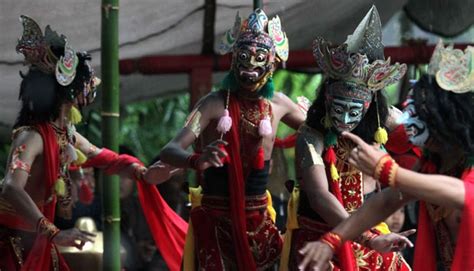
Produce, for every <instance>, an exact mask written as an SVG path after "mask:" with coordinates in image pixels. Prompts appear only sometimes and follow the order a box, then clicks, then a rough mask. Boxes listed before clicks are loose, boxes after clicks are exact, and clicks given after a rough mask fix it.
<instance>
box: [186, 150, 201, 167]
mask: <svg viewBox="0 0 474 271" xmlns="http://www.w3.org/2000/svg"><path fill="white" fill-rule="evenodd" d="M199 157H201V154H199V153H193V154H191V155H190V156H188V158H186V164H188V167H190V168H193V169H195V170H198V168H197V161H198V160H199Z"/></svg>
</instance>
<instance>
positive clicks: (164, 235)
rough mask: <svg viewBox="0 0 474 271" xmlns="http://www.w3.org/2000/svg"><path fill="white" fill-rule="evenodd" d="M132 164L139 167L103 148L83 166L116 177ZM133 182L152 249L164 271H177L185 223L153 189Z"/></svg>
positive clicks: (136, 161) (149, 185)
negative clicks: (152, 241) (156, 253)
mask: <svg viewBox="0 0 474 271" xmlns="http://www.w3.org/2000/svg"><path fill="white" fill-rule="evenodd" d="M132 163H137V164H140V165H141V164H142V163H141V162H140V161H139V160H138V159H137V158H135V157H133V156H129V155H126V154H122V155H118V154H117V153H115V152H113V151H111V150H108V149H105V148H104V149H102V151H101V152H100V153H99V154H98V155H96V156H95V157H93V158H90V159H89V160H87V162H86V163H85V164H83V167H100V168H104V171H105V173H106V174H116V173H117V172H119V170H121V169H123V168H125V167H127V166H129V165H130V164H132ZM136 181H137V182H136V183H137V188H138V199H139V200H140V204H141V206H142V209H143V213H144V215H145V218H146V220H147V222H148V226H149V228H150V232H151V233H152V235H153V239H154V240H155V244H156V247H157V248H158V249H159V251H160V253H161V255H162V256H163V259H164V260H165V262H166V264H167V266H168V268H169V269H170V270H171V271H178V270H180V268H181V261H182V257H183V250H184V243H185V238H186V232H187V231H188V224H187V222H186V221H184V220H183V219H182V218H181V217H180V216H179V215H178V214H176V213H175V212H174V211H173V209H171V208H170V207H169V206H168V204H167V203H166V202H165V200H164V199H163V198H162V197H161V195H160V193H159V192H158V189H157V188H156V186H154V185H151V184H147V183H145V182H143V180H136Z"/></svg>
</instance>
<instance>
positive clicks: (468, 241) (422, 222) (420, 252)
mask: <svg viewBox="0 0 474 271" xmlns="http://www.w3.org/2000/svg"><path fill="white" fill-rule="evenodd" d="M430 173H432V172H430ZM461 180H463V181H464V186H465V189H466V192H465V200H464V202H465V203H464V209H463V214H462V217H461V225H460V227H459V231H458V236H457V243H456V249H455V254H454V260H453V264H452V266H451V270H453V271H463V270H473V269H474V257H473V256H472V255H473V253H474V232H473V231H472V230H473V229H474V170H473V169H472V167H471V168H468V169H466V170H465V171H464V173H463V174H462V176H461ZM417 232H418V235H417V239H416V246H415V257H414V263H413V270H415V271H418V270H420V271H435V270H436V268H437V266H436V265H437V252H436V247H437V244H436V233H435V230H434V227H433V224H432V221H431V218H430V216H429V214H428V211H427V209H426V204H425V203H424V202H421V204H420V214H419V217H418V231H417Z"/></svg>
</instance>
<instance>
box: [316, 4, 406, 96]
mask: <svg viewBox="0 0 474 271" xmlns="http://www.w3.org/2000/svg"><path fill="white" fill-rule="evenodd" d="M381 28H382V25H381V23H380V17H379V15H378V12H377V9H376V8H375V6H373V7H372V8H371V9H370V11H369V12H368V13H367V15H366V16H365V17H364V19H363V20H362V21H361V22H360V24H359V25H358V26H357V28H356V30H355V31H354V33H353V34H352V35H350V36H349V37H348V38H347V40H346V42H344V43H343V44H341V45H339V46H334V45H332V44H331V43H330V42H327V41H326V40H324V39H323V38H321V37H317V38H316V39H315V40H314V42H313V55H314V57H315V58H316V63H317V65H318V67H319V68H320V69H321V70H322V71H323V73H325V74H326V75H328V76H329V77H330V78H332V79H336V80H342V81H346V82H352V83H355V84H357V85H360V86H363V87H364V88H366V89H368V90H370V91H378V90H381V89H383V88H385V87H386V86H388V85H391V84H393V83H395V82H397V81H399V80H400V79H401V78H402V77H403V75H404V74H405V72H406V69H407V67H406V65H405V64H399V63H395V64H393V65H392V64H390V58H388V59H387V60H385V57H384V53H383V44H382V36H381V35H382V30H381Z"/></svg>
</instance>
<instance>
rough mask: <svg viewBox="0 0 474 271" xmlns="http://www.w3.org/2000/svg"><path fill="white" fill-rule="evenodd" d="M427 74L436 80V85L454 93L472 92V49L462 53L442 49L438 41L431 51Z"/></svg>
mask: <svg viewBox="0 0 474 271" xmlns="http://www.w3.org/2000/svg"><path fill="white" fill-rule="evenodd" d="M428 73H429V74H430V75H433V76H434V77H435V78H436V82H437V83H438V85H439V86H440V87H441V88H443V89H445V90H447V91H452V92H454V93H467V92H470V91H474V47H471V46H468V47H467V48H466V49H465V50H464V51H462V50H460V49H454V48H453V46H448V47H444V44H443V41H442V40H440V41H439V42H438V44H437V45H436V47H435V50H434V51H433V56H432V57H431V60H430V63H429V65H428Z"/></svg>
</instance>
